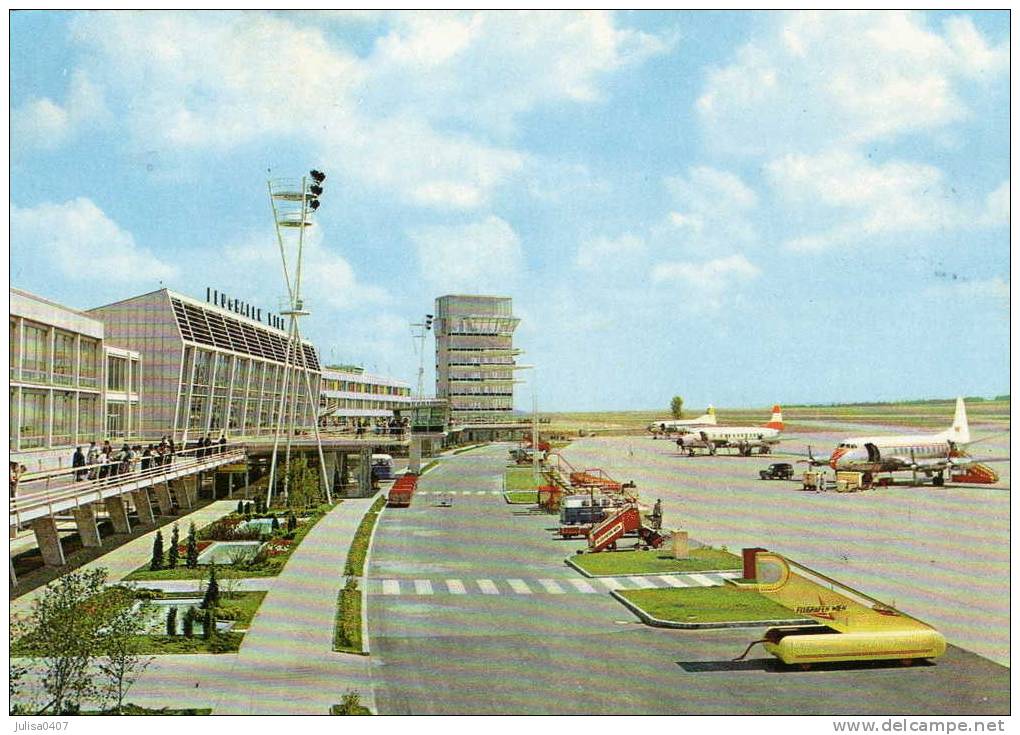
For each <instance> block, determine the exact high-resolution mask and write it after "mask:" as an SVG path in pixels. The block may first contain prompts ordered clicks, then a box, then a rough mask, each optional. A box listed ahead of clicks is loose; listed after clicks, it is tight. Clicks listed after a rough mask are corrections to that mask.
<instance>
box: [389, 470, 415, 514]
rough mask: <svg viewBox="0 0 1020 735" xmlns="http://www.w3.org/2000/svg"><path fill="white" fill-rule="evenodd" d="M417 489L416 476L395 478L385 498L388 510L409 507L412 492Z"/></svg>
mask: <svg viewBox="0 0 1020 735" xmlns="http://www.w3.org/2000/svg"><path fill="white" fill-rule="evenodd" d="M416 487H418V475H413V474H410V473H408V474H406V475H401V476H400V477H398V478H397V481H396V482H394V483H393V487H391V488H390V493H389V495H388V496H387V498H386V505H388V506H389V507H390V508H407V507H409V506H410V505H411V498H412V497H413V496H414V490H415V488H416Z"/></svg>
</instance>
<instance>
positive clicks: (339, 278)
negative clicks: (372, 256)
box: [203, 227, 389, 311]
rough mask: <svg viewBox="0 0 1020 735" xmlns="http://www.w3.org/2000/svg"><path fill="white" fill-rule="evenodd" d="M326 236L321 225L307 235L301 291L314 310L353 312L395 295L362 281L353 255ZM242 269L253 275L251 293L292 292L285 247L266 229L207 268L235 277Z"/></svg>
mask: <svg viewBox="0 0 1020 735" xmlns="http://www.w3.org/2000/svg"><path fill="white" fill-rule="evenodd" d="M324 240H325V234H324V233H323V230H322V228H321V227H314V228H312V229H311V230H310V231H309V233H308V234H307V235H306V236H305V242H304V255H303V265H302V277H301V280H302V287H301V293H302V297H303V299H304V301H305V303H306V305H307V306H308V307H309V308H310V309H312V310H313V311H318V310H320V309H321V308H322V307H326V308H327V309H334V310H340V311H348V310H351V309H355V308H358V307H363V306H373V305H377V304H382V303H385V302H386V301H388V300H389V297H388V295H387V293H386V291H385V290H384V289H382V288H380V287H378V286H373V285H370V284H365V283H362V282H361V281H359V280H358V278H357V275H356V274H355V272H354V269H353V268H352V267H351V264H350V263H349V262H348V261H347V259H346V258H344V257H343V256H341V255H340V254H339V253H337V252H335V251H333V250H332V249H330V248H329V247H327V246H326V245H325V243H324ZM293 245H294V243H293V242H289V241H286V240H285V247H286V248H287V257H288V267H289V268H290V271H291V278H293V277H294V268H295V265H296V263H295V257H296V252H295V250H294V247H293ZM238 268H241V269H243V270H244V272H245V273H246V274H248V279H247V284H246V285H247V288H248V290H249V291H250V292H262V293H268V294H275V295H276V297H277V299H283V298H285V297H286V293H287V287H286V285H285V283H284V279H283V264H282V262H281V259H280V252H279V249H278V248H277V247H276V246H275V244H274V243H273V242H272V240H270V239H267V237H266V235H265V234H261V235H260V234H259V233H251V234H249V235H247V236H245V237H242V238H239V239H238V240H237V241H235V242H233V243H231V244H228V245H227V246H225V247H224V248H223V250H222V251H221V252H220V253H216V254H215V258H214V262H212V263H208V264H205V265H204V267H203V273H204V274H208V273H221V274H222V275H220V276H219V277H220V278H221V279H223V281H224V282H230V280H231V279H233V278H236V273H237V271H238Z"/></svg>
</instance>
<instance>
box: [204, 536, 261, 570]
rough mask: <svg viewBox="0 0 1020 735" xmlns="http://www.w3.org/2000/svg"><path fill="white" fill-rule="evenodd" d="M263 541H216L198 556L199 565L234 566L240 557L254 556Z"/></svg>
mask: <svg viewBox="0 0 1020 735" xmlns="http://www.w3.org/2000/svg"><path fill="white" fill-rule="evenodd" d="M260 546H262V542H261V541H215V542H213V544H212V545H211V546H209V548H207V549H206V550H205V551H203V552H202V553H201V554H199V555H198V563H199V564H233V563H234V561H235V560H236V559H237V558H238V556H239V555H241V554H245V555H247V556H254V555H255V554H256V553H257V552H258V550H259V547H260Z"/></svg>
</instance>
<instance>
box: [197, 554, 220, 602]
mask: <svg viewBox="0 0 1020 735" xmlns="http://www.w3.org/2000/svg"><path fill="white" fill-rule="evenodd" d="M219 601H220V585H219V583H218V582H217V581H216V565H215V564H211V565H210V566H209V584H208V585H207V586H206V588H205V596H204V597H203V598H202V604H201V605H199V607H201V608H202V609H203V610H211V609H212V608H214V607H216V603H217V602H219Z"/></svg>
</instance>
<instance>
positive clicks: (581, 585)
mask: <svg viewBox="0 0 1020 735" xmlns="http://www.w3.org/2000/svg"><path fill="white" fill-rule="evenodd" d="M570 584H572V585H574V588H575V589H577V591H578V592H583V593H584V594H586V595H591V594H595V593H596V592H597V590H596V589H595V588H594V587H592V586H591V585H590V584H588V583H587V582H586V581H584V580H583V579H571V580H570Z"/></svg>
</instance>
